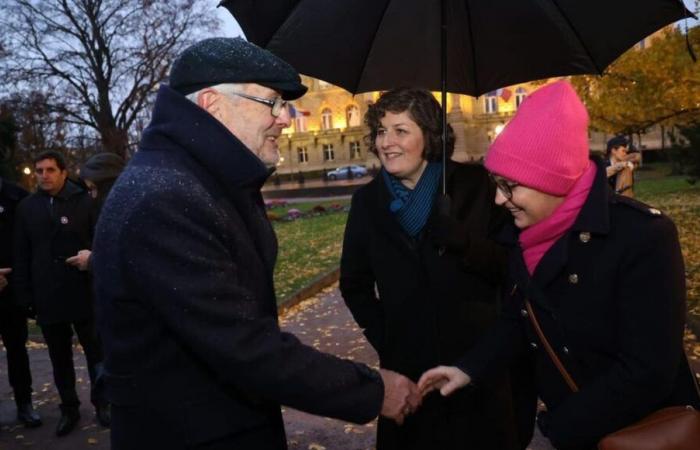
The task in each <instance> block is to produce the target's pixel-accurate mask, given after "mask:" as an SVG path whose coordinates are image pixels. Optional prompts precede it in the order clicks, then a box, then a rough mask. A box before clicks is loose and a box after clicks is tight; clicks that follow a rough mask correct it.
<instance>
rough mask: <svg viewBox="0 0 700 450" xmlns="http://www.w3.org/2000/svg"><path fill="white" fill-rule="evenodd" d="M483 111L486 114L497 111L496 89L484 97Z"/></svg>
mask: <svg viewBox="0 0 700 450" xmlns="http://www.w3.org/2000/svg"><path fill="white" fill-rule="evenodd" d="M484 111H485V112H486V114H493V113H497V112H498V94H497V93H496V91H491V92H489V93H488V94H486V96H485V97H484Z"/></svg>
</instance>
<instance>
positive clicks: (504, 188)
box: [489, 173, 520, 200]
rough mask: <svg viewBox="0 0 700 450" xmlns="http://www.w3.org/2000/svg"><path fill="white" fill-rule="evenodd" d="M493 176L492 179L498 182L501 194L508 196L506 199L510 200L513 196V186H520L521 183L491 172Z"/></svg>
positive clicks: (497, 185) (497, 186)
mask: <svg viewBox="0 0 700 450" xmlns="http://www.w3.org/2000/svg"><path fill="white" fill-rule="evenodd" d="M489 176H490V177H491V180H493V182H494V183H495V184H496V188H497V189H498V190H499V191H501V194H503V196H504V197H505V198H506V200H510V199H511V198H513V188H515V187H518V186H520V183H518V182H515V181H510V180H508V179H506V178H503V177H499V176H498V175H494V174H491V173H490V174H489Z"/></svg>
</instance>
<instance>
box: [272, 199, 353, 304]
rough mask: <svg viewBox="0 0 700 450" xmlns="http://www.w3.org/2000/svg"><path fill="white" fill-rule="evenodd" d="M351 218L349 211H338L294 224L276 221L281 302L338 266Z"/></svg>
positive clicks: (276, 284)
mask: <svg viewBox="0 0 700 450" xmlns="http://www.w3.org/2000/svg"><path fill="white" fill-rule="evenodd" d="M313 206H314V205H312V206H311V207H313ZM295 207H296V205H295ZM347 217H348V214H347V213H346V212H337V213H330V214H325V215H322V216H318V217H310V218H305V219H300V220H295V221H293V222H274V227H275V232H276V233H277V240H278V241H279V256H278V258H277V267H276V268H275V289H276V291H277V302H278V303H282V302H283V301H284V300H285V299H286V298H288V297H289V296H290V295H292V294H293V293H294V292H295V291H296V290H298V289H301V288H302V287H304V286H306V285H307V284H309V282H310V281H311V280H313V279H314V278H315V277H317V276H319V275H321V274H323V273H325V272H328V271H329V270H331V269H333V268H335V267H338V265H339V264H340V250H341V249H342V246H343V232H344V230H345V221H346V220H347Z"/></svg>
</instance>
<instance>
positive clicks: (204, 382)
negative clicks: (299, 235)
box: [93, 86, 383, 450]
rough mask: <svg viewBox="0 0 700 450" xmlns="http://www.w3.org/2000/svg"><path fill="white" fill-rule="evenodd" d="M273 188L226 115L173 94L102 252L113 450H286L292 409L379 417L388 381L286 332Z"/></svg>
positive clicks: (97, 253)
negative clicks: (267, 199)
mask: <svg viewBox="0 0 700 450" xmlns="http://www.w3.org/2000/svg"><path fill="white" fill-rule="evenodd" d="M267 176H268V170H267V169H266V168H265V166H264V165H263V164H262V163H261V162H260V160H259V159H258V158H257V157H256V156H255V155H253V153H251V152H250V151H249V150H248V149H247V148H245V147H244V146H243V144H242V143H241V142H240V141H238V140H237V139H236V138H235V137H234V136H233V135H232V134H231V133H230V132H229V131H228V130H227V129H226V128H225V127H224V126H223V125H222V124H221V123H220V122H218V121H217V120H216V119H215V118H214V117H212V116H211V115H210V114H209V113H207V112H206V111H204V110H203V109H200V108H199V107H198V106H197V105H195V104H194V103H192V102H190V101H189V100H187V99H186V98H185V97H184V96H182V95H181V94H179V93H177V92H175V91H173V90H172V89H170V88H169V87H167V86H162V87H161V88H160V91H159V93H158V97H157V99H156V105H155V109H154V112H153V118H152V121H151V123H150V125H149V127H148V128H147V129H146V131H145V132H144V135H143V139H142V142H141V145H140V149H139V151H138V152H137V153H136V155H135V156H134V158H133V159H132V160H131V161H130V163H129V165H128V166H127V168H126V169H125V171H124V172H123V174H122V175H121V176H120V178H119V179H118V181H117V182H116V184H115V185H114V187H113V189H112V191H111V192H110V195H109V197H108V198H107V201H106V203H105V205H104V207H103V209H102V213H101V215H100V219H99V222H98V226H97V234H96V238H95V248H94V253H93V255H94V264H93V269H94V276H95V285H96V292H97V305H98V324H99V329H100V332H101V336H102V339H103V343H104V351H105V369H106V372H107V375H106V377H105V381H106V387H107V392H108V397H109V399H110V401H111V402H112V404H113V409H112V417H113V422H112V430H111V436H112V449H114V450H122V449H128V450H136V449H153V448H164V449H165V448H167V449H171V450H172V449H185V448H190V447H192V446H196V445H201V444H204V443H207V442H210V441H216V440H227V442H229V445H230V448H235V449H249V448H250V449H268V448H269V449H273V448H274V449H281V448H286V440H285V435H284V427H283V423H282V415H281V411H280V403H281V404H285V405H289V406H291V407H294V408H297V409H300V410H303V411H307V412H310V413H313V414H319V415H326V416H331V417H336V418H340V419H344V420H349V421H353V422H367V421H369V420H372V419H373V418H374V417H376V416H377V414H378V413H379V410H380V408H381V404H382V399H383V385H382V382H381V378H380V377H379V374H378V373H377V372H375V371H373V370H370V369H369V368H368V367H366V366H364V365H361V364H357V363H353V362H351V361H346V360H341V359H338V358H335V357H333V356H330V355H327V354H324V353H321V352H318V351H316V350H314V349H313V348H311V347H307V346H305V345H302V344H301V343H300V342H299V341H298V340H297V339H296V338H295V337H294V336H292V335H290V334H287V333H283V332H281V331H280V329H279V326H278V322H277V307H276V299H275V292H274V287H273V268H274V265H275V259H276V254H277V241H276V238H275V234H274V231H273V229H272V226H271V224H270V223H269V221H268V220H267V217H266V214H265V208H264V204H263V201H262V197H261V194H260V188H261V186H262V184H263V182H264V181H265V179H266V178H267ZM217 448H218V447H217Z"/></svg>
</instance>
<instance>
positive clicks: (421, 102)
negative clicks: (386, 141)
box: [365, 87, 455, 161]
mask: <svg viewBox="0 0 700 450" xmlns="http://www.w3.org/2000/svg"><path fill="white" fill-rule="evenodd" d="M387 111H388V112H391V113H394V114H400V113H402V112H404V111H406V112H408V115H409V116H410V117H411V119H412V120H413V121H414V122H416V124H417V125H418V127H420V129H421V131H422V132H423V138H424V140H425V149H424V151H423V159H426V160H428V161H440V160H441V159H442V108H441V107H440V103H438V101H437V100H435V97H434V96H433V94H431V93H430V91H428V90H426V89H419V88H408V87H402V88H397V89H392V90H391V91H387V92H384V93H383V94H382V95H381V96H380V97H379V100H377V103H375V104H373V105H370V107H369V109H368V110H367V113H366V114H365V124H366V125H367V126H368V127H369V134H368V135H367V136H365V144H367V146H368V147H369V151H371V152H372V153H374V154H375V155H376V154H377V147H376V146H375V141H376V139H377V131H378V130H379V127H381V125H382V124H381V119H382V118H383V117H384V116H385V115H386V113H387ZM446 147H447V154H446V155H445V156H446V157H447V158H450V157H451V156H452V153H453V152H454V148H455V134H454V131H453V130H452V126H451V125H450V124H447V146H446Z"/></svg>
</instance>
